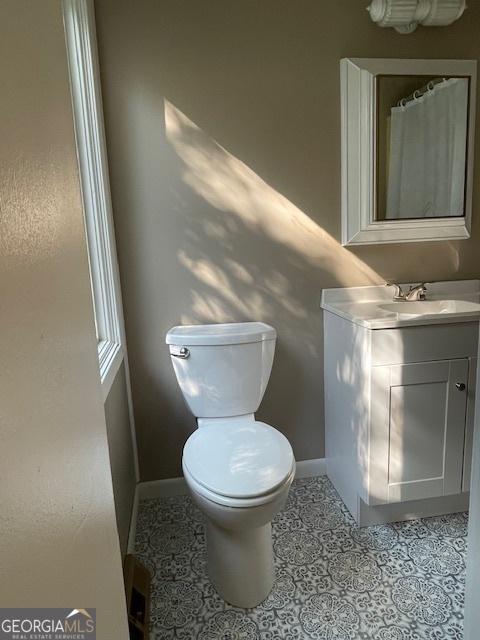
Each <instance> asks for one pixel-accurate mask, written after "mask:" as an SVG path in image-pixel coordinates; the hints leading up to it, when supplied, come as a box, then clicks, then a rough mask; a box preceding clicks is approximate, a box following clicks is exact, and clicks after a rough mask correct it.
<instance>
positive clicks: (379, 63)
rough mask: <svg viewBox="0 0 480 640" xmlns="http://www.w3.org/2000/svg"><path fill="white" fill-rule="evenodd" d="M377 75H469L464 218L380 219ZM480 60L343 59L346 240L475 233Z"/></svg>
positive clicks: (421, 239)
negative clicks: (377, 209) (472, 230)
mask: <svg viewBox="0 0 480 640" xmlns="http://www.w3.org/2000/svg"><path fill="white" fill-rule="evenodd" d="M378 75H429V76H436V75H438V76H442V75H443V76H466V77H468V78H469V79H470V100H469V113H468V141H467V165H466V188H465V216H461V217H459V216H456V217H451V218H438V219H435V218H425V219H417V220H405V219H403V220H388V221H384V220H376V219H375V183H376V153H375V150H376V146H377V145H376V120H377V96H376V81H375V79H376V76H378ZM476 77H477V62H476V60H399V59H389V58H344V59H343V60H341V61H340V89H341V117H342V124H341V130H342V244H343V245H344V246H346V245H365V244H383V243H389V242H425V241H428V240H459V239H465V238H469V237H470V227H471V216H472V183H473V150H474V140H475V99H476Z"/></svg>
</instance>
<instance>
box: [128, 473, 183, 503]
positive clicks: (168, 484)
mask: <svg viewBox="0 0 480 640" xmlns="http://www.w3.org/2000/svg"><path fill="white" fill-rule="evenodd" d="M137 488H138V498H139V500H148V499H150V498H169V497H170V496H184V495H186V494H187V493H188V487H187V483H186V482H185V479H184V478H183V476H181V477H180V478H166V479H164V480H151V481H150V482H140V483H139V484H138V485H137Z"/></svg>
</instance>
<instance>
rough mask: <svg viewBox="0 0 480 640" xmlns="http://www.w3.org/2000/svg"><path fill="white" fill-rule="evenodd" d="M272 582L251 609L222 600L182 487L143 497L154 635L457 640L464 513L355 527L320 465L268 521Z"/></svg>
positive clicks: (141, 534)
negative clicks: (314, 475) (175, 494)
mask: <svg viewBox="0 0 480 640" xmlns="http://www.w3.org/2000/svg"><path fill="white" fill-rule="evenodd" d="M272 524H273V526H272V536H273V545H274V553H275V564H276V581H275V585H274V588H273V590H272V592H271V593H270V595H269V596H268V598H267V599H266V600H265V601H264V602H262V603H261V604H260V605H259V606H258V607H256V608H255V609H248V610H245V609H238V608H235V607H232V606H230V605H228V604H226V603H225V602H224V601H223V600H222V599H221V598H220V597H219V596H218V595H217V593H216V591H215V590H214V589H213V587H212V586H211V584H210V582H209V580H208V576H207V570H206V555H205V528H204V522H203V516H202V514H201V513H200V512H199V510H198V509H197V508H196V506H195V505H194V504H193V502H192V500H191V498H190V497H188V496H179V497H171V498H164V499H151V500H144V501H142V502H141V503H140V508H139V514H138V525H137V536H136V554H137V555H138V557H139V558H140V559H141V560H142V561H143V562H144V563H145V565H146V566H147V567H148V568H149V569H150V571H151V573H152V602H151V640H167V639H170V638H180V639H184V640H280V639H281V640H299V639H305V640H308V639H310V638H311V639H313V640H357V639H358V640H370V639H375V640H377V639H378V640H447V639H448V640H461V639H462V625H463V602H464V587H465V556H466V537H467V525H468V519H467V514H466V513H461V514H452V515H448V516H441V517H436V518H425V519H422V520H413V521H410V522H403V523H394V524H391V525H382V526H375V527H368V528H358V527H357V526H356V525H355V523H354V521H353V519H352V517H351V516H350V514H349V512H348V510H347V509H346V507H345V505H344V504H343V502H342V501H341V499H340V497H339V496H338V494H337V493H336V491H335V489H334V487H333V486H332V484H331V483H330V481H329V480H328V479H327V478H326V476H321V477H318V478H309V479H303V480H296V481H295V482H294V483H293V485H292V489H291V491H290V495H289V498H288V502H287V505H286V507H285V509H284V510H283V511H282V512H281V513H280V514H278V516H277V517H276V518H275V520H274V521H273V523H272Z"/></svg>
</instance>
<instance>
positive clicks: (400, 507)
mask: <svg viewBox="0 0 480 640" xmlns="http://www.w3.org/2000/svg"><path fill="white" fill-rule="evenodd" d="M405 286H408V285H405ZM321 306H322V308H323V310H324V343H325V430H326V442H325V447H326V453H325V455H326V460H327V474H328V476H329V478H330V480H331V481H332V483H333V484H334V486H335V488H336V489H337V491H338V492H339V494H340V495H341V497H342V499H343V500H344V502H345V504H346V505H347V507H348V508H349V510H350V512H351V513H352V515H353V517H354V518H355V520H356V521H357V523H358V524H359V525H362V526H363V525H369V524H375V523H380V522H392V521H396V520H404V519H408V518H414V517H424V516H431V515H439V514H442V513H451V512H454V511H460V510H464V509H467V508H468V491H469V484H470V466H471V452H472V436H473V419H474V400H475V379H476V368H477V349H478V335H479V321H480V281H477V280H473V281H457V282H439V283H435V284H433V285H429V286H428V291H427V300H425V301H419V302H394V301H392V291H391V289H390V288H388V287H385V286H373V287H354V288H344V289H326V290H324V291H323V293H322V305H321Z"/></svg>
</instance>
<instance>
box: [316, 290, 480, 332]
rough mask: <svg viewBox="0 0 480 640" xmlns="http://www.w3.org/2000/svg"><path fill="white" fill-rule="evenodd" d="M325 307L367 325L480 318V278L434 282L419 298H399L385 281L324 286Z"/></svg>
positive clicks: (379, 326) (411, 324) (382, 326)
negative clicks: (373, 283)
mask: <svg viewBox="0 0 480 640" xmlns="http://www.w3.org/2000/svg"><path fill="white" fill-rule="evenodd" d="M413 284H415V283H413ZM400 285H401V287H402V289H403V291H408V288H409V287H412V286H413V285H412V283H411V282H407V283H403V282H401V283H400ZM322 308H323V309H324V311H327V312H329V313H333V314H335V315H337V316H339V317H340V318H344V319H345V320H348V321H349V322H353V323H355V324H357V325H359V326H362V327H366V328H367V329H394V328H399V327H416V326H418V327H420V326H424V325H429V324H453V323H460V322H462V323H463V322H480V280H456V281H452V282H433V283H431V284H429V285H428V293H427V299H426V300H421V301H417V302H414V301H412V302H407V301H404V300H400V301H398V302H395V301H394V300H392V298H391V292H390V291H388V290H387V289H386V288H385V286H384V285H369V286H367V287H345V288H341V289H324V290H323V291H322Z"/></svg>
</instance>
